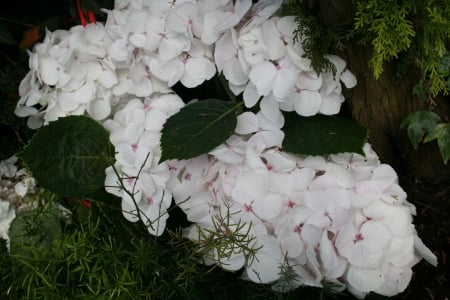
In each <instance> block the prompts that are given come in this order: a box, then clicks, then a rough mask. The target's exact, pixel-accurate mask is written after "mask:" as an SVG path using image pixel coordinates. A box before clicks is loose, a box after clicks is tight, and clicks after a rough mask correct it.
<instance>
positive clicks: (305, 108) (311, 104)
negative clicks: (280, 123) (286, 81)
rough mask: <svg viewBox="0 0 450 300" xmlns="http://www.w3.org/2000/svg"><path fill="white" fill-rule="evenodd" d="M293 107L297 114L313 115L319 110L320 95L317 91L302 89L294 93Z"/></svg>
mask: <svg viewBox="0 0 450 300" xmlns="http://www.w3.org/2000/svg"><path fill="white" fill-rule="evenodd" d="M296 95H297V96H296V97H295V98H294V108H295V111H296V112H297V114H299V115H300V116H304V117H310V116H314V115H316V114H317V113H318V112H319V108H320V106H321V104H322V96H321V95H320V93H319V92H317V91H310V90H302V91H300V92H299V93H296Z"/></svg>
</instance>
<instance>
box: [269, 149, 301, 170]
mask: <svg viewBox="0 0 450 300" xmlns="http://www.w3.org/2000/svg"><path fill="white" fill-rule="evenodd" d="M263 157H264V159H265V160H266V163H267V165H268V166H270V168H271V169H272V170H273V171H278V172H289V171H292V170H294V168H295V167H296V161H295V160H294V159H292V158H291V157H288V156H287V155H285V153H282V152H280V151H277V150H274V149H271V150H267V151H266V152H264V154H263Z"/></svg>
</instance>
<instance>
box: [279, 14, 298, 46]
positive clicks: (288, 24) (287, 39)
mask: <svg viewBox="0 0 450 300" xmlns="http://www.w3.org/2000/svg"><path fill="white" fill-rule="evenodd" d="M277 27H278V30H279V31H280V33H281V34H282V36H281V37H280V38H281V39H282V40H283V41H284V43H286V44H292V42H293V37H294V31H295V30H296V29H297V23H296V22H295V16H285V17H281V18H280V19H279V20H278V21H277Z"/></svg>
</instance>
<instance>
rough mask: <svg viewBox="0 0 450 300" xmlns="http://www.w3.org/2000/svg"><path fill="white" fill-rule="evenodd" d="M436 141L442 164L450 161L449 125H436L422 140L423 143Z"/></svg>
mask: <svg viewBox="0 0 450 300" xmlns="http://www.w3.org/2000/svg"><path fill="white" fill-rule="evenodd" d="M432 140H437V143H438V146H439V151H440V152H441V155H442V159H443V160H444V163H445V164H447V162H448V160H449V159H450V123H441V124H437V125H436V126H435V127H434V128H433V130H431V132H430V133H429V134H427V135H426V136H425V138H424V140H423V141H424V143H427V142H430V141H432Z"/></svg>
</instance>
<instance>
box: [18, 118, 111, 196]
mask: <svg viewBox="0 0 450 300" xmlns="http://www.w3.org/2000/svg"><path fill="white" fill-rule="evenodd" d="M113 151H114V150H113V146H112V145H111V143H110V142H109V134H108V132H107V131H106V130H105V129H104V128H103V127H102V126H101V125H100V124H99V123H98V122H96V121H94V120H92V119H90V118H88V117H83V116H69V117H65V118H60V119H58V120H57V121H54V122H51V123H50V124H49V125H47V126H45V127H42V128H41V129H40V130H39V131H38V132H37V133H36V134H35V135H34V137H33V138H32V139H31V141H30V143H29V144H28V145H27V146H26V147H25V148H24V149H23V150H22V151H21V152H19V153H18V154H17V156H18V157H19V158H21V159H22V160H23V161H24V162H25V164H26V165H27V166H28V168H29V170H30V171H31V172H32V175H33V177H34V178H36V180H37V181H38V183H39V184H40V185H41V186H42V187H43V188H45V189H48V190H50V191H52V192H54V193H56V194H59V195H61V196H74V197H83V196H86V195H88V194H90V193H92V192H94V191H95V190H97V189H99V188H102V187H103V186H104V180H105V168H106V167H108V166H109V165H111V164H112V162H113V155H114V153H113Z"/></svg>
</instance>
